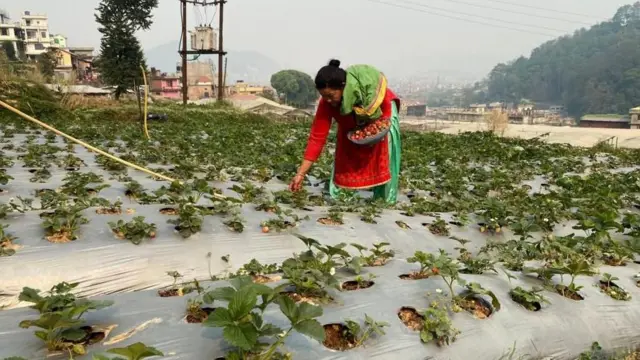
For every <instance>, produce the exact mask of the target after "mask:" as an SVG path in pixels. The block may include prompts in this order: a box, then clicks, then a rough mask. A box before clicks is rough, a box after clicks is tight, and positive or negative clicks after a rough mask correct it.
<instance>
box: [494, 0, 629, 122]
mask: <svg viewBox="0 0 640 360" xmlns="http://www.w3.org/2000/svg"><path fill="white" fill-rule="evenodd" d="M487 83H488V84H487V88H488V89H487V99H488V100H500V101H507V102H518V101H520V100H521V99H523V98H526V99H532V100H535V101H538V102H546V103H556V104H563V105H565V107H566V108H567V110H568V111H569V113H570V114H572V115H582V114H585V113H620V114H624V113H627V112H628V111H629V109H630V108H632V107H634V106H637V105H639V103H640V2H636V3H635V4H633V5H626V6H624V7H622V8H620V9H619V10H618V11H617V12H616V14H615V15H614V17H613V18H612V20H610V21H607V22H602V23H600V24H597V25H595V26H593V27H591V28H590V29H581V30H578V31H576V32H575V33H574V34H573V35H572V36H564V37H561V38H558V39H556V40H552V41H549V42H547V43H545V44H543V45H541V46H539V47H538V48H536V49H534V50H533V52H532V53H531V55H530V56H529V57H528V58H527V57H520V58H519V59H516V60H514V61H512V62H510V63H507V64H498V65H497V66H496V67H495V68H494V69H493V70H492V71H491V73H490V74H489V76H488V79H487Z"/></svg>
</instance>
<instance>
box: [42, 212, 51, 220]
mask: <svg viewBox="0 0 640 360" xmlns="http://www.w3.org/2000/svg"><path fill="white" fill-rule="evenodd" d="M53 214H54V213H53V212H43V213H40V218H41V219H44V218H48V217H51V216H53Z"/></svg>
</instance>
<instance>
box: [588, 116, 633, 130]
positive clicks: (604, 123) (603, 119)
mask: <svg viewBox="0 0 640 360" xmlns="http://www.w3.org/2000/svg"><path fill="white" fill-rule="evenodd" d="M578 126H580V127H589V128H609V129H629V128H630V127H631V125H630V119H629V118H628V117H626V116H624V115H615V114H613V115H609V114H595V115H585V116H583V117H581V118H580V123H579V124H578Z"/></svg>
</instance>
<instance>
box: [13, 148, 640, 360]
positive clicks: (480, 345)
mask: <svg viewBox="0 0 640 360" xmlns="http://www.w3.org/2000/svg"><path fill="white" fill-rule="evenodd" d="M7 154H9V155H11V154H10V153H9V152H7ZM78 156H80V157H81V158H82V159H83V160H84V161H85V162H86V163H87V165H88V167H87V168H83V170H82V171H93V172H95V173H97V174H102V175H104V176H105V179H108V178H109V174H108V173H106V172H104V171H103V170H101V169H100V168H98V167H97V166H96V165H95V162H94V160H93V155H92V154H89V153H86V152H85V151H83V150H81V149H79V150H78ZM8 173H9V174H10V175H12V176H13V177H14V178H15V180H13V181H11V182H10V183H9V185H7V186H6V187H5V188H6V189H7V190H8V191H9V194H8V195H4V196H6V197H10V196H17V195H22V196H28V197H34V194H33V192H34V190H36V189H39V188H55V187H58V186H59V185H61V184H62V178H63V177H64V175H65V174H64V173H63V172H59V173H56V174H54V176H53V178H52V179H50V180H49V181H48V182H47V183H44V184H38V183H31V182H29V181H28V178H29V177H31V174H30V173H28V172H27V170H26V169H24V168H22V164H21V163H20V161H16V165H15V166H14V167H13V168H12V169H9V170H8ZM129 175H130V176H131V177H133V178H134V179H135V180H137V181H139V182H140V183H141V184H142V185H143V186H145V187H146V188H147V189H148V190H153V189H154V188H157V187H159V186H161V185H162V184H163V183H161V182H156V181H153V180H151V179H149V178H147V177H146V175H144V174H141V173H138V172H134V171H130V172H129ZM108 183H109V184H110V185H111V187H110V188H108V189H105V190H103V191H102V192H101V193H100V196H102V197H105V198H109V199H111V200H114V199H115V198H116V197H118V196H121V197H122V198H123V200H124V201H125V205H124V206H123V208H125V209H126V208H132V209H134V210H135V213H134V214H128V215H127V214H124V213H123V215H97V214H95V209H88V210H86V211H85V214H86V216H87V217H88V218H89V220H90V223H89V224H86V225H83V226H82V231H81V233H80V238H79V239H78V240H77V241H75V242H72V243H67V244H52V243H49V242H48V241H47V240H45V239H44V238H43V235H44V234H43V231H42V229H41V222H42V219H40V217H39V214H38V213H28V214H17V215H11V216H10V219H9V220H8V221H7V222H8V223H9V224H10V225H11V226H10V228H9V231H10V232H12V233H14V234H15V235H16V236H18V237H19V239H18V240H17V241H16V243H17V244H19V245H22V246H23V247H22V248H21V249H19V250H18V251H17V253H16V254H15V255H13V256H11V257H3V258H0V274H2V280H0V294H1V295H2V298H1V300H2V306H6V307H7V308H15V309H12V310H4V311H0V359H2V358H5V357H9V356H22V357H24V358H27V359H43V358H45V357H46V350H45V349H44V348H43V346H42V342H41V341H40V340H39V339H37V338H36V337H35V336H34V335H33V329H20V328H19V326H18V323H19V322H20V321H21V320H25V319H34V318H36V317H37V312H36V311H35V310H32V309H29V308H25V307H24V306H25V305H28V304H21V303H19V302H18V301H17V296H18V294H19V293H20V291H21V289H22V287H24V286H29V287H32V288H36V289H40V290H49V289H50V288H51V286H53V285H55V284H57V283H59V282H61V281H67V282H80V285H79V286H78V288H77V289H76V293H77V294H78V295H79V296H92V297H98V298H99V299H111V300H114V301H115V304H114V305H113V306H111V307H109V308H106V309H104V310H100V311H96V312H90V313H88V314H86V315H85V318H86V319H87V321H88V324H90V325H105V326H106V325H117V327H116V328H115V329H114V330H113V331H112V332H111V333H110V334H109V336H108V337H107V339H106V340H105V343H104V344H96V345H93V346H91V347H90V350H91V351H94V352H95V351H101V350H104V349H107V348H112V347H121V346H126V345H129V344H132V343H134V342H138V341H140V342H143V343H145V344H146V345H148V346H154V347H156V348H158V349H159V350H161V351H163V352H164V353H165V355H166V358H169V359H194V360H196V359H214V358H217V357H220V356H224V353H225V343H224V341H223V340H222V332H221V329H212V328H206V327H203V326H201V325H199V324H188V323H187V322H186V321H185V320H184V318H185V309H186V305H187V299H188V298H189V296H186V297H171V298H161V297H159V296H158V295H157V291H156V290H155V289H157V288H159V287H162V286H166V285H170V284H171V283H172V278H170V277H169V276H167V275H166V272H167V271H172V270H176V271H179V272H180V273H181V274H183V275H184V280H188V279H193V278H198V279H206V278H208V277H209V275H210V274H213V275H218V274H220V273H223V272H224V271H227V270H229V268H228V265H227V264H225V263H224V262H223V261H221V260H220V257H221V256H224V255H230V258H231V264H232V266H231V268H232V270H235V269H237V268H239V267H240V266H242V264H244V263H247V262H249V261H250V260H251V259H253V258H255V259H257V260H259V261H260V262H261V263H263V264H267V263H274V262H278V263H279V262H282V261H283V260H285V259H286V258H288V257H290V256H291V255H292V254H293V253H294V252H300V251H302V250H304V249H305V246H304V244H303V243H302V242H301V241H300V240H299V239H297V238H296V237H295V236H293V235H292V234H290V233H280V234H277V233H273V234H262V233H260V231H259V224H260V222H261V221H262V220H264V219H267V218H269V216H268V214H266V213H261V212H256V211H254V210H253V207H252V206H251V205H245V207H244V210H243V212H244V214H243V215H244V217H245V219H246V220H247V224H246V230H245V232H244V233H242V234H236V233H232V232H230V231H229V230H228V229H227V228H226V227H225V226H224V225H223V224H222V221H223V220H222V218H221V217H219V216H208V217H206V218H205V222H204V225H203V231H202V232H201V233H199V234H197V235H194V236H192V237H191V238H189V239H186V240H184V239H182V238H181V237H180V236H179V235H178V234H176V233H175V232H174V230H173V225H171V224H168V223H167V222H166V221H167V219H170V218H172V217H170V216H166V215H162V214H160V213H159V209H161V208H163V207H167V206H166V205H149V206H141V205H137V204H134V203H128V202H127V200H126V198H125V197H124V184H121V183H118V182H117V181H108ZM218 185H219V186H220V187H222V186H224V187H225V188H226V187H228V186H229V184H226V185H223V184H218ZM284 186H285V185H284V184H281V183H280V184H277V183H272V184H269V185H267V187H268V188H270V189H271V190H276V189H282V188H284ZM225 194H233V192H230V191H225ZM5 201H8V198H7V199H6V200H5ZM324 211H326V209H316V210H314V211H312V212H308V213H307V214H308V215H309V216H310V217H311V219H310V220H309V221H304V222H302V223H301V224H300V225H299V226H298V227H297V228H296V229H295V230H294V231H296V232H299V233H300V234H303V235H305V236H308V237H311V238H314V239H316V240H318V241H320V242H322V243H324V244H329V245H335V244H338V243H341V242H346V243H353V242H356V243H359V244H362V245H365V246H369V247H370V246H371V245H372V244H374V243H378V242H383V241H386V242H389V243H391V248H393V249H394V250H396V252H397V255H396V260H393V261H391V262H390V263H389V264H387V265H386V266H384V267H376V268H366V269H365V271H364V276H365V277H366V276H368V273H372V274H374V275H375V276H376V278H375V279H374V281H375V285H374V286H373V287H371V288H369V289H364V290H358V291H349V292H347V291H345V292H337V291H336V292H335V293H332V296H333V297H334V298H335V299H336V301H335V303H333V304H330V305H326V306H323V308H324V315H323V316H322V317H321V318H319V321H320V322H321V323H323V324H328V323H336V322H342V321H344V320H346V319H353V320H356V321H359V322H362V321H363V319H364V315H365V314H367V315H369V316H371V317H373V318H374V319H376V320H378V321H386V322H388V323H389V324H390V327H388V328H386V332H387V335H386V336H384V337H381V338H374V339H371V340H370V341H368V342H367V343H365V346H364V347H361V348H357V349H353V350H350V351H348V352H336V351H332V350H328V349H326V348H325V347H324V346H323V345H322V344H319V343H317V342H315V341H313V340H311V339H308V338H306V337H304V336H301V335H299V334H296V333H294V334H293V335H292V336H291V337H290V338H288V340H287V342H286V348H287V349H288V350H289V351H291V352H292V353H293V356H294V359H370V358H376V359H406V360H411V359H427V358H428V359H453V360H458V359H459V360H468V359H480V360H485V359H486V360H495V359H499V358H500V357H501V356H502V355H504V354H505V353H507V352H509V351H510V349H512V348H513V347H514V346H515V348H516V352H515V353H516V355H518V356H522V355H528V356H530V357H532V358H545V357H549V358H553V359H571V358H574V357H575V356H576V355H577V354H579V353H580V352H582V351H584V350H585V349H587V348H588V347H589V345H590V344H591V343H592V342H593V341H599V342H600V344H601V345H602V346H603V347H605V348H611V349H620V348H627V347H629V346H632V345H638V344H640V327H638V324H639V323H640V306H638V301H640V289H637V288H636V286H635V282H634V280H633V275H634V274H635V273H636V272H638V271H639V267H638V265H636V264H629V265H628V266H626V267H615V268H614V267H601V272H608V273H611V274H612V275H614V276H617V277H618V278H620V280H618V281H616V283H617V284H618V285H620V286H622V287H624V288H625V289H627V291H629V292H630V293H631V295H632V296H633V299H632V300H631V301H628V302H624V301H615V300H613V299H611V298H609V297H608V296H606V295H605V294H602V293H600V291H599V289H598V288H597V287H595V286H594V285H595V284H596V282H597V277H579V278H578V280H577V284H578V285H583V286H584V289H583V290H582V294H583V295H584V296H585V300H584V301H572V300H569V299H566V298H563V297H561V296H560V295H557V294H554V293H550V292H545V296H546V297H547V298H548V299H549V300H550V301H551V304H550V305H547V306H545V308H544V309H543V310H542V311H539V312H535V313H534V312H529V311H527V310H525V309H524V308H522V307H521V306H520V305H518V304H516V303H515V302H513V301H512V300H511V299H510V297H509V295H508V292H509V290H510V289H512V288H514V287H516V286H522V287H524V288H527V289H529V288H531V287H532V286H533V285H538V284H539V282H538V281H537V280H535V279H533V278H531V277H525V276H522V275H520V274H519V273H513V275H515V276H517V278H516V279H511V281H509V279H508V277H507V276H506V275H505V274H504V273H502V272H500V274H498V275H496V274H486V275H462V277H463V278H464V279H466V280H468V281H475V282H479V283H480V284H481V285H482V286H483V287H484V288H486V289H488V290H491V291H493V292H494V293H495V294H496V295H497V297H498V298H499V300H500V301H501V303H502V309H501V310H500V311H499V312H496V313H495V314H494V315H493V316H491V317H490V318H489V319H485V320H479V319H476V318H474V317H473V316H472V315H470V314H468V313H466V312H463V313H458V314H455V315H453V317H452V320H453V324H454V326H455V327H456V328H458V329H459V330H460V331H461V334H460V335H459V336H458V340H457V341H456V342H455V343H453V344H452V345H451V346H449V347H444V348H438V347H436V346H435V345H433V344H428V345H425V344H422V343H421V342H420V338H419V334H418V333H417V332H414V331H411V330H409V329H408V328H406V327H405V326H404V325H403V324H402V323H401V322H400V320H399V319H398V316H397V312H398V310H399V309H400V308H401V307H403V306H411V307H415V308H417V309H423V308H426V307H427V306H428V305H429V302H430V300H429V298H428V296H427V293H432V294H433V293H435V290H436V289H445V288H446V285H445V284H444V282H442V281H441V280H440V279H439V278H435V277H434V278H429V279H424V280H418V281H412V280H401V279H400V278H399V277H398V276H399V275H401V274H404V273H408V272H410V271H412V270H417V264H408V263H406V261H404V260H403V259H406V258H407V257H409V256H411V255H413V253H414V252H415V251H416V250H422V251H429V252H436V251H437V250H438V249H440V248H442V249H445V250H447V251H448V252H449V253H451V254H453V255H455V254H457V252H456V251H455V250H454V247H456V246H458V245H459V244H458V243H457V242H456V241H454V240H451V239H449V238H447V237H438V236H435V235H432V234H431V233H430V232H429V231H428V230H427V229H426V228H424V227H423V226H422V223H425V222H431V221H432V220H433V218H429V217H426V216H417V217H405V216H402V215H401V214H400V213H399V212H395V211H392V212H385V213H384V215H383V216H382V217H381V218H379V219H377V221H378V224H377V225H370V224H366V223H364V222H362V221H360V220H359V219H358V218H357V217H356V216H354V215H347V216H345V224H344V225H342V226H337V227H331V226H323V225H320V224H318V223H316V219H317V218H318V217H320V216H321V215H323V214H324ZM139 215H142V216H145V217H146V221H147V222H153V223H155V224H156V225H157V227H158V232H157V234H158V236H157V238H156V239H154V240H152V241H146V242H144V243H143V244H141V245H139V246H136V245H133V244H131V243H130V242H128V241H122V240H118V239H116V238H115V237H114V236H113V235H112V233H111V230H110V229H109V226H108V225H107V222H108V221H114V220H117V219H118V218H124V219H131V218H132V217H133V216H139ZM300 215H304V214H300ZM443 218H444V219H446V220H447V221H448V220H451V219H450V216H448V214H443ZM396 220H402V221H404V222H406V223H407V224H408V225H409V226H410V227H411V229H401V228H400V227H399V226H398V225H396V223H395V221H396ZM571 231H572V230H571V227H570V226H566V227H565V228H562V227H560V229H559V230H558V233H559V234H566V233H569V232H571ZM451 235H455V236H458V237H461V238H465V239H469V240H471V241H472V242H471V243H470V244H469V245H467V246H468V247H469V248H470V249H471V250H477V249H478V248H479V247H480V246H482V245H483V244H484V243H485V240H486V239H487V237H486V236H485V235H482V234H480V233H479V232H478V230H477V227H476V226H469V227H468V228H460V227H456V226H452V233H451ZM504 236H507V237H508V236H509V234H505V235H504ZM208 253H211V257H210V259H209V258H208V257H207V254H208ZM342 276H343V278H344V279H345V280H346V279H350V278H351V276H350V275H349V274H342ZM223 285H225V282H217V283H214V284H213V285H212V286H223ZM274 285H275V284H274ZM147 289H154V290H147ZM140 290H147V291H140ZM457 290H458V291H460V290H462V289H461V288H459V287H458V288H457ZM219 305H220V304H217V305H214V306H219ZM266 320H267V321H271V322H273V323H275V324H276V325H279V324H281V325H285V322H284V317H283V316H282V315H281V314H280V312H279V310H278V308H277V307H272V308H270V309H269V310H268V311H267V315H266ZM134 329H137V330H138V331H136V332H134V333H133V334H132V335H131V336H129V337H126V338H125V339H123V340H121V341H120V342H114V339H117V337H118V336H119V335H120V336H121V335H123V334H126V333H128V332H129V331H132V330H134ZM80 358H86V359H90V356H85V357H80Z"/></svg>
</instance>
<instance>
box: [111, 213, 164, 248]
mask: <svg viewBox="0 0 640 360" xmlns="http://www.w3.org/2000/svg"><path fill="white" fill-rule="evenodd" d="M109 227H111V231H113V233H114V234H115V235H116V236H117V237H118V238H120V239H121V240H125V239H126V240H129V241H131V242H132V243H133V244H135V245H140V243H142V241H143V240H144V239H154V238H155V237H156V225H155V224H147V223H146V222H145V221H144V216H136V217H134V218H133V220H132V221H130V222H125V221H124V220H118V221H117V222H109Z"/></svg>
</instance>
